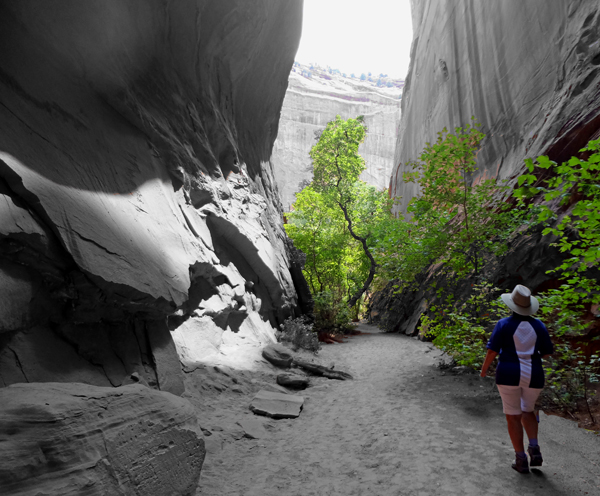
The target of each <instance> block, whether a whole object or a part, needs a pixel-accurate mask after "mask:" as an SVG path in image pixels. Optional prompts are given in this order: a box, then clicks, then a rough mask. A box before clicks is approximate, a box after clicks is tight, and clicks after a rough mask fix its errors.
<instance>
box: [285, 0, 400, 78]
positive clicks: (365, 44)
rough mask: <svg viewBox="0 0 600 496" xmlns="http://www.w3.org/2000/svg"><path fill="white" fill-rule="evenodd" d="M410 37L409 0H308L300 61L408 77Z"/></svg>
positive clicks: (299, 54)
mask: <svg viewBox="0 0 600 496" xmlns="http://www.w3.org/2000/svg"><path fill="white" fill-rule="evenodd" d="M411 42H412V23H411V14H410V0H304V19H303V21H302V38H301V40H300V48H298V53H297V54H296V60H297V61H298V62H301V63H303V64H309V63H317V64H319V65H321V66H327V65H328V66H330V67H331V68H332V69H339V70H340V71H342V72H346V73H348V74H350V73H352V72H353V73H355V74H356V75H360V74H361V73H363V72H364V73H365V74H367V73H368V72H371V73H373V75H377V76H378V75H379V74H380V73H383V74H387V75H388V76H390V77H395V78H405V77H406V73H407V72H408V63H409V60H410V44H411Z"/></svg>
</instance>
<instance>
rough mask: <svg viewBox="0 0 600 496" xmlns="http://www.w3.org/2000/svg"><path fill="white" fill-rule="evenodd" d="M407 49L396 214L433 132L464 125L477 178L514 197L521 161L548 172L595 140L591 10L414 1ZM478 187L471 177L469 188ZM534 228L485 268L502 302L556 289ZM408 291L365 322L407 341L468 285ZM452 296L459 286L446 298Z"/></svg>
mask: <svg viewBox="0 0 600 496" xmlns="http://www.w3.org/2000/svg"><path fill="white" fill-rule="evenodd" d="M411 5H412V15H413V28H414V29H413V31H414V39H413V43H412V48H411V63H410V68H409V72H408V76H407V79H406V84H405V88H404V94H403V97H402V119H401V123H400V130H399V134H398V142H397V147H396V153H395V158H394V160H395V164H396V165H395V167H394V170H393V173H392V176H391V179H390V190H391V193H392V195H393V196H395V197H400V198H401V201H400V202H399V204H398V206H397V207H396V212H399V213H405V212H406V206H407V203H408V201H410V199H411V198H412V197H413V196H414V195H415V194H417V190H416V188H415V185H414V184H412V183H408V184H404V182H403V181H402V173H403V172H407V171H408V170H409V169H408V168H407V167H406V166H405V165H404V164H406V162H408V161H410V160H415V159H417V158H418V156H419V155H420V153H421V151H422V150H423V147H424V146H425V143H426V142H434V141H435V139H436V138H437V133H438V132H439V131H441V130H442V129H443V128H444V127H446V128H448V129H449V130H453V129H454V128H455V127H461V126H465V125H466V124H469V123H470V122H471V117H472V116H474V117H475V118H476V119H477V120H478V121H479V122H480V123H481V124H482V130H483V132H484V133H486V135H487V136H486V138H485V139H484V141H483V142H482V148H481V150H480V151H479V153H478V155H477V163H478V166H479V171H478V177H479V178H482V177H489V178H491V177H497V178H500V179H508V180H509V184H511V185H514V184H515V182H516V179H517V178H518V176H519V175H521V174H522V173H523V172H524V170H526V169H525V165H524V159H525V158H528V157H530V158H535V157H537V156H538V155H542V154H545V155H548V156H549V157H550V158H551V159H552V160H555V161H557V162H560V161H563V160H566V159H568V158H569V157H571V156H572V155H575V154H577V152H578V151H579V150H580V149H581V148H582V147H583V146H584V145H585V144H586V143H587V142H588V141H589V140H590V139H596V138H598V137H599V136H600V5H599V4H598V2H597V1H595V0H573V1H569V2H566V1H560V0H553V1H545V0H531V1H529V0H528V1H526V2H521V1H517V0H514V1H513V0H509V1H503V2H478V1H475V0H413V1H412V2H411ZM478 177H477V176H476V177H474V178H473V179H474V180H477V179H478ZM541 231H542V229H538V228H534V229H531V230H529V231H527V232H526V234H525V235H523V236H516V237H514V238H513V239H512V240H511V242H510V246H509V251H508V253H507V254H506V255H504V256H503V257H500V258H499V259H496V260H494V261H493V262H492V263H490V264H488V265H487V266H486V267H484V270H483V274H484V276H485V278H486V279H487V280H488V281H491V282H493V283H494V285H496V286H497V287H499V288H501V289H503V290H512V288H513V287H514V286H515V284H526V285H527V286H529V287H530V288H531V289H532V290H533V291H534V293H535V292H538V291H543V290H544V289H547V288H552V287H558V286H559V281H557V280H556V276H555V275H549V274H547V273H546V272H547V271H548V270H549V269H551V268H554V267H556V266H557V265H558V264H559V263H560V261H561V260H562V258H563V257H564V254H561V253H560V252H559V251H558V249H557V248H556V247H553V246H552V245H551V243H552V241H553V239H550V237H548V236H543V235H542V232H541ZM416 282H417V287H416V288H413V289H410V288H408V289H404V290H403V291H402V293H401V294H396V290H395V288H394V287H393V284H390V285H388V287H387V288H386V289H385V290H384V291H381V292H379V293H378V294H377V295H376V296H375V298H374V300H373V302H372V304H371V318H372V320H373V321H374V322H376V323H378V324H379V325H380V326H381V327H383V328H385V329H386V330H389V331H398V332H404V333H407V334H415V333H416V332H417V327H418V324H419V321H420V319H421V316H422V315H423V314H426V313H428V312H429V308H430V306H432V305H435V304H436V298H437V297H436V293H435V291H433V290H431V289H430V288H431V284H432V283H435V284H436V285H437V287H438V288H443V287H448V285H449V284H452V285H454V286H452V289H451V290H452V292H453V295H454V296H455V301H457V302H462V301H465V299H466V298H467V297H468V296H469V294H470V292H471V291H472V286H473V283H474V282H476V281H474V280H472V279H468V278H465V279H464V280H463V281H459V282H458V283H457V282H456V281H452V282H450V281H448V280H446V279H445V276H444V275H442V274H440V273H439V271H436V270H435V268H433V267H432V268H430V270H429V271H425V272H424V273H423V274H421V276H420V278H419V280H418V281H416ZM456 284H458V286H456Z"/></svg>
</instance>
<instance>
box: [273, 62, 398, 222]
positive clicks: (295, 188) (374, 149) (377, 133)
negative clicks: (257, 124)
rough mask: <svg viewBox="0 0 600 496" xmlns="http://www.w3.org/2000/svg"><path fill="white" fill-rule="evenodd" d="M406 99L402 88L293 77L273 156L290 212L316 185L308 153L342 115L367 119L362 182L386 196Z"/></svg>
mask: <svg viewBox="0 0 600 496" xmlns="http://www.w3.org/2000/svg"><path fill="white" fill-rule="evenodd" d="M309 72H310V77H308V73H309ZM396 83H398V82H396ZM400 95H401V88H400V87H398V86H392V87H391V88H387V87H385V86H384V87H377V86H376V85H375V84H372V83H369V82H362V81H360V80H358V79H351V78H349V77H342V76H341V75H335V74H333V75H330V74H329V73H328V72H327V71H326V70H319V69H318V68H313V69H312V70H309V68H308V67H306V66H300V65H298V66H296V67H295V68H294V70H293V71H292V72H291V73H290V78H289V85H288V89H287V92H286V94H285V99H284V101H283V108H282V110H281V120H280V123H279V133H278V134H277V140H276V141H275V145H274V147H273V156H272V163H273V166H274V169H275V179H276V182H277V186H278V188H279V191H280V194H281V199H282V203H283V208H284V210H285V211H289V210H290V207H291V205H292V203H294V201H295V196H294V195H295V194H296V193H297V192H299V191H300V190H301V189H302V188H303V187H304V186H305V185H306V184H308V183H309V182H310V181H311V180H312V161H311V159H310V157H309V155H308V153H309V152H310V149H311V148H312V147H313V145H314V144H315V143H316V138H315V133H316V132H318V131H322V130H323V129H324V128H325V126H326V125H327V123H328V122H329V121H330V120H332V119H334V118H335V116H336V115H340V116H341V117H342V118H344V119H348V118H355V117H357V116H359V115H363V116H364V117H365V124H366V125H367V128H368V133H367V137H366V139H365V142H364V143H363V144H362V145H361V147H360V149H359V152H360V154H361V155H362V157H363V158H364V159H365V165H366V166H367V169H366V170H365V171H364V172H363V174H362V175H361V179H362V180H363V181H365V182H367V183H368V184H371V185H373V186H375V187H376V188H378V189H380V190H382V189H384V188H387V187H388V182H389V181H388V179H389V176H390V173H391V170H392V166H393V163H394V162H393V160H392V159H393V155H394V149H395V143H396V135H397V129H398V123H399V121H400Z"/></svg>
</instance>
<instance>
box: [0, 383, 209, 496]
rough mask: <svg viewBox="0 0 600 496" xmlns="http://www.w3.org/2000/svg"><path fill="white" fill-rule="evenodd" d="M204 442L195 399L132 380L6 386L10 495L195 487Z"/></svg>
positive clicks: (3, 404)
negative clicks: (125, 382)
mask: <svg viewBox="0 0 600 496" xmlns="http://www.w3.org/2000/svg"><path fill="white" fill-rule="evenodd" d="M204 456H205V448H204V439H203V435H202V432H201V430H200V428H199V426H198V422H197V419H196V415H195V412H194V409H193V407H192V405H191V404H190V403H189V402H188V401H187V400H184V399H182V398H179V397H177V396H175V395H173V394H170V393H164V392H161V391H156V390H152V389H149V388H147V387H144V386H142V385H137V384H136V385H129V386H123V387H119V388H105V387H98V386H90V385H87V384H76V383H43V384H41V383H30V384H15V385H12V386H9V387H6V388H3V389H0V487H2V493H3V494H60V495H63V496H70V495H73V496H74V495H80V494H89V495H100V494H132V495H138V494H144V495H156V496H163V495H165V494H177V495H188V494H194V492H195V490H196V487H197V485H198V479H199V478H200V470H201V468H202V464H203V462H204Z"/></svg>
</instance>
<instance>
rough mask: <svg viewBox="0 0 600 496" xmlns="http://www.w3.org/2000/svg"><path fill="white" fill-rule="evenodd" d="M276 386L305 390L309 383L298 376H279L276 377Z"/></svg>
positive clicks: (304, 378)
mask: <svg viewBox="0 0 600 496" xmlns="http://www.w3.org/2000/svg"><path fill="white" fill-rule="evenodd" d="M277 384H279V385H280V386H285V387H289V388H292V389H305V388H307V387H308V386H309V384H310V381H309V380H308V377H304V376H302V375H298V374H279V375H278V376H277Z"/></svg>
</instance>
